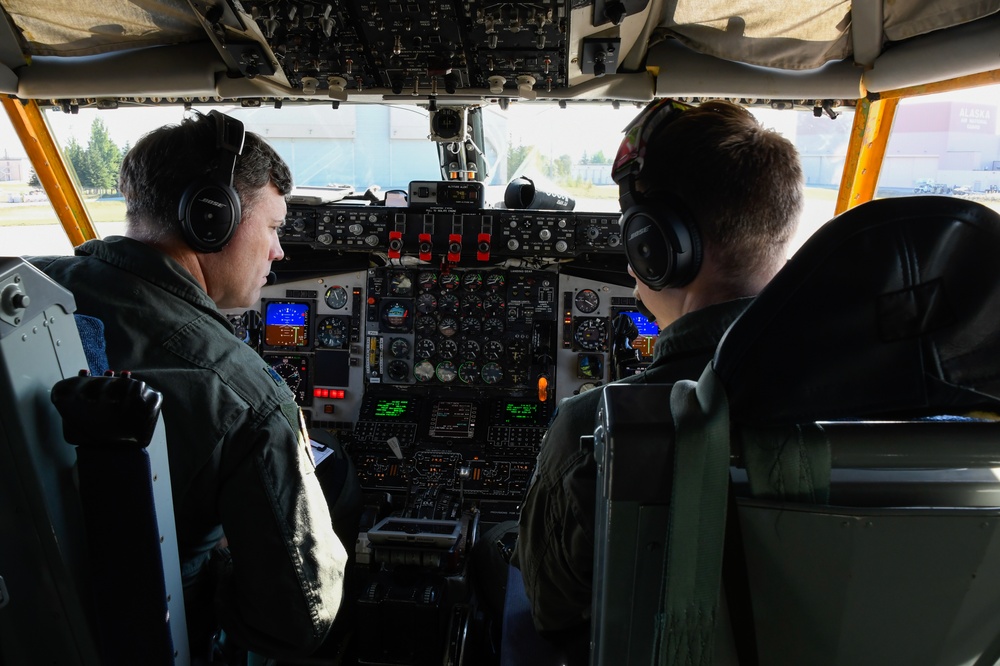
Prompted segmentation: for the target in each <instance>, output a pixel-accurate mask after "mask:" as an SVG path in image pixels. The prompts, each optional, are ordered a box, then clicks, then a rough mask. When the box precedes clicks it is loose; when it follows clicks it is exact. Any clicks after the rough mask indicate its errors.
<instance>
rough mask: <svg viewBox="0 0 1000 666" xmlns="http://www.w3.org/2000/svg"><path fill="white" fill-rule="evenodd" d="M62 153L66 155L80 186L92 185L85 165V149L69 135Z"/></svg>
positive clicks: (87, 186)
mask: <svg viewBox="0 0 1000 666" xmlns="http://www.w3.org/2000/svg"><path fill="white" fill-rule="evenodd" d="M63 154H64V155H65V156H66V160H67V161H68V162H69V166H70V167H71V168H72V169H73V171H74V172H75V173H76V179H77V181H79V183H80V187H83V188H89V187H92V185H91V181H90V172H89V168H88V166H87V157H86V151H84V149H83V148H82V147H81V146H80V144H79V143H77V141H76V139H75V138H74V137H70V139H69V142H68V143H67V144H66V149H65V150H64V151H63Z"/></svg>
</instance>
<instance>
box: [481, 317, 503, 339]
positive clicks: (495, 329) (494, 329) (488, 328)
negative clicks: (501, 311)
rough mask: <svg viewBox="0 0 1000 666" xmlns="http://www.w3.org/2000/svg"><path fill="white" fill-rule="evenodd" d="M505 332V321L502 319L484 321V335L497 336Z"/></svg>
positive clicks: (488, 318)
mask: <svg viewBox="0 0 1000 666" xmlns="http://www.w3.org/2000/svg"><path fill="white" fill-rule="evenodd" d="M502 332H503V319H501V318H500V317H487V318H486V319H484V320H483V333H485V334H486V335H496V334H497V333H502Z"/></svg>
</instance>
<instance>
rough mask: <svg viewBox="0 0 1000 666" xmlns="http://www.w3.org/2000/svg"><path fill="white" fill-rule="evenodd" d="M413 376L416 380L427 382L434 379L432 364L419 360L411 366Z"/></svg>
mask: <svg viewBox="0 0 1000 666" xmlns="http://www.w3.org/2000/svg"><path fill="white" fill-rule="evenodd" d="M413 376H414V377H415V378H416V380H417V381H418V382H429V381H430V380H432V379H434V364H433V363H431V362H430V361H420V362H419V363H417V364H416V365H415V366H413Z"/></svg>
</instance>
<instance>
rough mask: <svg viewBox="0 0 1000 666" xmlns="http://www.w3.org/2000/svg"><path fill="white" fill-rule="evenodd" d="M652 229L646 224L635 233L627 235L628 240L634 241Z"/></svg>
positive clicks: (650, 225)
mask: <svg viewBox="0 0 1000 666" xmlns="http://www.w3.org/2000/svg"><path fill="white" fill-rule="evenodd" d="M652 228H653V225H652V224H647V225H646V226H644V227H643V228H642V229H639V230H637V231H633V232H632V233H631V234H629V236H628V239H629V240H635V239H636V237H637V236H641V235H642V234H644V233H646V232H647V231H649V230H650V229H652Z"/></svg>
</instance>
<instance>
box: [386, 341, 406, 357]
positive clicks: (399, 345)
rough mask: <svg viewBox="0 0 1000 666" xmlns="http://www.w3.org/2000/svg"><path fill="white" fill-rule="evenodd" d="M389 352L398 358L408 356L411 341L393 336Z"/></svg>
mask: <svg viewBox="0 0 1000 666" xmlns="http://www.w3.org/2000/svg"><path fill="white" fill-rule="evenodd" d="M389 353H390V354H392V355H393V356H395V357H396V358H406V357H407V356H409V355H410V341H409V340H407V339H406V338H393V339H392V340H390V341H389Z"/></svg>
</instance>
